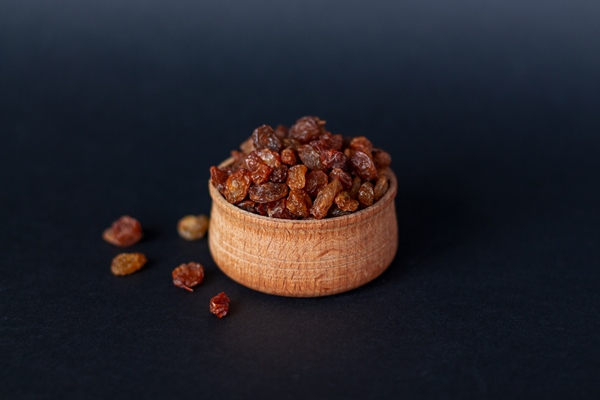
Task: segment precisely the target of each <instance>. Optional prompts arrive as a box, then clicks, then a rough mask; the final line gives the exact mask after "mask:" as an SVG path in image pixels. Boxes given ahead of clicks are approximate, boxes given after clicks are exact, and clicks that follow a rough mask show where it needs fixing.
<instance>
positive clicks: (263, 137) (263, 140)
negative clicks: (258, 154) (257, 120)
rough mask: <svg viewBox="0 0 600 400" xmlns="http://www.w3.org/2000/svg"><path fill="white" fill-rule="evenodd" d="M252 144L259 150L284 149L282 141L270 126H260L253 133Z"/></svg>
mask: <svg viewBox="0 0 600 400" xmlns="http://www.w3.org/2000/svg"><path fill="white" fill-rule="evenodd" d="M252 143H253V144H254V148H255V149H257V150H260V149H265V148H266V149H269V150H272V151H280V150H281V148H282V147H283V144H282V143H281V139H280V138H279V137H278V136H277V135H276V134H275V132H274V131H273V128H271V127H270V126H269V125H262V126H259V127H258V128H256V129H255V130H254V132H252Z"/></svg>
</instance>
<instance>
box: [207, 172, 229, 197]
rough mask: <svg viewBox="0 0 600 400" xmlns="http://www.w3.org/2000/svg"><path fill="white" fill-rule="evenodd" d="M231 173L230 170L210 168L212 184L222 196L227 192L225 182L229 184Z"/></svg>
mask: <svg viewBox="0 0 600 400" xmlns="http://www.w3.org/2000/svg"><path fill="white" fill-rule="evenodd" d="M231 172H232V171H231V169H229V168H219V167H215V166H212V167H210V182H211V183H212V184H213V186H214V187H216V188H217V190H218V191H219V192H221V194H223V191H224V190H225V182H227V178H229V175H231Z"/></svg>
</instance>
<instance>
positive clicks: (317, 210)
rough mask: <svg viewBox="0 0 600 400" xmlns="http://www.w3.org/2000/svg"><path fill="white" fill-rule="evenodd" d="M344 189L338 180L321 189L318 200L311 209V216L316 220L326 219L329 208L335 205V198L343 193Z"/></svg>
mask: <svg viewBox="0 0 600 400" xmlns="http://www.w3.org/2000/svg"><path fill="white" fill-rule="evenodd" d="M342 189H343V187H342V184H341V183H340V181H338V180H337V179H335V180H333V182H330V183H328V184H327V185H326V186H325V187H324V188H323V189H321V191H320V192H319V194H317V198H316V199H315V201H314V203H313V205H312V207H311V209H310V214H311V215H312V216H314V217H315V218H316V219H321V218H325V217H326V216H327V211H329V208H330V207H331V205H332V204H333V200H334V199H335V196H336V195H337V194H338V193H339V192H341V191H342Z"/></svg>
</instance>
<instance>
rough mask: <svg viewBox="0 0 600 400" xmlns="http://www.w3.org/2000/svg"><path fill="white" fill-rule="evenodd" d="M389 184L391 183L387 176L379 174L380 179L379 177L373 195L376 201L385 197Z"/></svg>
mask: <svg viewBox="0 0 600 400" xmlns="http://www.w3.org/2000/svg"><path fill="white" fill-rule="evenodd" d="M388 186H389V183H388V178H387V176H385V175H384V174H381V175H379V179H377V182H376V183H375V187H374V188H373V195H374V199H375V201H379V200H380V199H381V198H382V197H383V195H384V194H385V192H387V190H388Z"/></svg>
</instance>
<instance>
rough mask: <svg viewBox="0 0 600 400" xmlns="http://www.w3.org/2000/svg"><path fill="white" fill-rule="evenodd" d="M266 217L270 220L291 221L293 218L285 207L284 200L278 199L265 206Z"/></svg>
mask: <svg viewBox="0 0 600 400" xmlns="http://www.w3.org/2000/svg"><path fill="white" fill-rule="evenodd" d="M267 215H268V216H269V217H271V218H280V219H292V218H293V216H292V214H291V213H290V211H289V210H288V209H287V207H286V200H285V198H284V199H280V200H277V201H272V202H271V203H268V204H267Z"/></svg>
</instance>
